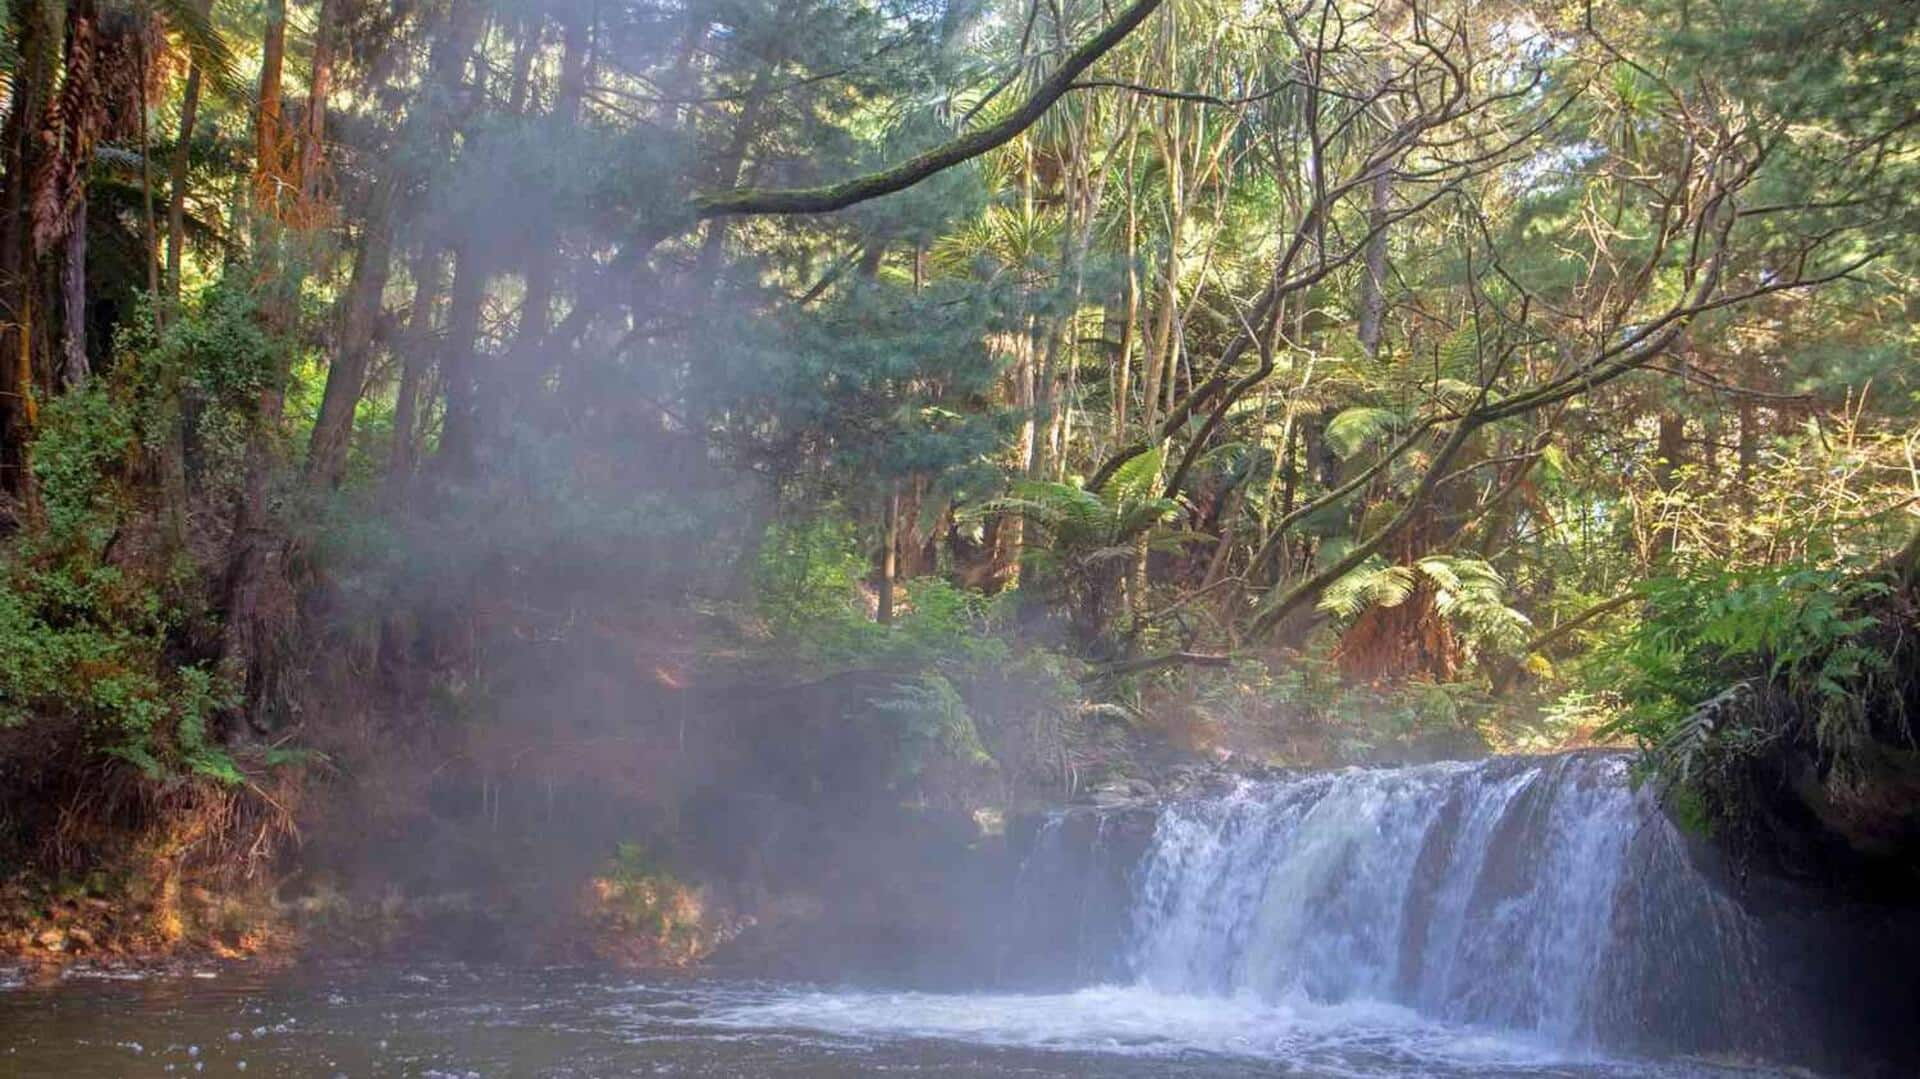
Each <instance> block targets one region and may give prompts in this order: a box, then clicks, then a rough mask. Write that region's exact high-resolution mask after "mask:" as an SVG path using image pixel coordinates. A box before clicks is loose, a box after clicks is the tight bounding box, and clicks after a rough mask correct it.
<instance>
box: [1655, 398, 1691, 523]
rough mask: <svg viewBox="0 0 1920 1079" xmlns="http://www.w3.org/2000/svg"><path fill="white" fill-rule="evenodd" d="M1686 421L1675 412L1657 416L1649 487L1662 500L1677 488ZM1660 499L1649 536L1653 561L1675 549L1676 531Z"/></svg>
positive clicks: (1683, 458)
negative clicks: (1656, 520)
mask: <svg viewBox="0 0 1920 1079" xmlns="http://www.w3.org/2000/svg"><path fill="white" fill-rule="evenodd" d="M1686 439H1687V418H1686V417H1685V416H1682V415H1681V414H1680V413H1678V412H1662V413H1661V414H1660V433H1659V439H1658V442H1657V444H1656V446H1655V448H1654V455H1655V459H1654V462H1653V483H1654V486H1655V487H1656V488H1658V489H1659V491H1660V493H1661V495H1662V496H1670V495H1672V494H1673V493H1674V491H1675V490H1676V489H1677V487H1678V486H1679V476H1678V473H1679V471H1680V467H1681V466H1682V465H1683V464H1685V462H1686V453H1687V441H1686ZM1666 502H1667V499H1666V498H1665V497H1663V499H1662V505H1661V507H1660V526H1659V527H1658V528H1656V529H1654V533H1653V551H1652V554H1653V557H1655V558H1659V557H1660V556H1662V555H1665V554H1670V553H1672V552H1673V550H1674V548H1675V547H1676V546H1678V544H1679V540H1680V532H1679V529H1678V528H1676V527H1675V526H1674V524H1673V516H1672V514H1673V507H1672V506H1671V505H1668V504H1666Z"/></svg>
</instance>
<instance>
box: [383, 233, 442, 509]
mask: <svg viewBox="0 0 1920 1079" xmlns="http://www.w3.org/2000/svg"><path fill="white" fill-rule="evenodd" d="M444 261H445V259H444V257H443V255H442V254H441V253H440V252H439V251H436V250H433V249H431V248H429V249H427V250H424V251H422V252H421V253H420V256H419V257H418V258H417V259H415V260H414V265H413V281H414V287H413V310H412V311H411V312H410V313H409V314H408V316H407V329H406V333H405V335H404V337H403V339H402V341H401V347H402V349H403V350H404V351H403V352H402V356H403V357H404V359H403V360H402V361H401V366H400V386H399V389H397V390H396V391H395V392H394V401H393V445H392V447H391V448H390V449H389V452H388V457H387V489H388V495H389V499H390V500H391V501H392V502H393V503H394V504H396V505H397V504H398V500H399V496H400V494H401V493H402V492H404V491H405V490H406V488H407V485H408V483H409V482H410V481H411V480H412V478H413V469H414V465H415V463H416V461H415V458H416V456H417V454H418V450H419V442H418V437H419V434H418V431H417V428H418V427H419V425H420V421H419V411H420V388H421V386H422V385H423V384H424V383H425V382H426V378H427V367H428V365H429V363H430V362H431V359H432V356H433V348H432V342H433V308H434V305H435V303H436V302H437V301H438V299H439V296H440V291H441V289H443V288H444V287H445V284H444V282H445V280H446V269H445V266H444Z"/></svg>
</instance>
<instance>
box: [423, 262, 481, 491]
mask: <svg viewBox="0 0 1920 1079" xmlns="http://www.w3.org/2000/svg"><path fill="white" fill-rule="evenodd" d="M485 261H486V260H485V259H483V258H481V257H480V256H479V255H478V254H476V253H475V252H474V251H473V250H472V249H471V248H469V247H466V246H465V245H461V246H458V247H455V248H454V254H453V287H452V288H451V289H450V290H449V291H448V293H447V336H446V339H445V340H444V341H442V342H441V348H440V388H441V393H442V395H443V403H444V406H445V410H444V411H443V412H442V413H441V418H440V452H439V454H438V455H437V456H436V458H435V460H436V462H437V463H438V465H439V466H440V467H442V468H443V469H445V470H446V471H447V472H448V473H449V474H451V475H455V476H466V475H468V474H470V473H471V471H472V468H473V463H474V454H475V451H476V449H477V448H478V445H479V438H480V431H479V427H480V416H479V414H478V409H477V405H478V400H477V397H476V393H475V386H474V381H475V380H474V376H475V369H476V367H477V366H478V360H479V357H478V355H477V354H476V351H475V349H476V346H477V345H478V342H479V338H480V304H481V301H483V300H484V299H485V298H486V288H487V278H488V276H489V273H488V270H487V268H486V266H485Z"/></svg>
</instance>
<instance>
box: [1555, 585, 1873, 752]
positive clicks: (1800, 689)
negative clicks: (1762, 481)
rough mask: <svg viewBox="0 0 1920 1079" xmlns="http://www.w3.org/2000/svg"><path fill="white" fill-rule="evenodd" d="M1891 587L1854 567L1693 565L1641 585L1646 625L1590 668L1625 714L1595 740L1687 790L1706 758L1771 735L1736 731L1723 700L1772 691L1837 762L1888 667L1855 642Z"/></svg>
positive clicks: (1734, 712) (1747, 727)
mask: <svg viewBox="0 0 1920 1079" xmlns="http://www.w3.org/2000/svg"><path fill="white" fill-rule="evenodd" d="M1888 587H1889V586H1888V585H1887V584H1886V583H1885V582H1884V581H1881V580H1878V579H1876V578H1874V577H1873V576H1871V575H1868V574H1863V573H1861V572H1859V571H1858V570H1857V569H1856V568H1853V567H1849V566H1845V565H1825V566H1813V565H1805V564H1801V565H1795V566H1788V567H1782V568H1775V569H1743V570H1733V569H1725V568H1720V567H1714V566H1699V567H1695V568H1693V569H1691V570H1690V571H1688V572H1686V573H1685V574H1683V575H1677V576H1665V577H1657V578H1654V579H1652V580H1649V581H1647V582H1645V583H1644V584H1642V585H1641V586H1640V593H1641V595H1642V596H1643V597H1644V599H1645V607H1646V613H1645V615H1644V617H1643V618H1642V620H1641V621H1640V623H1639V624H1638V625H1637V626H1635V627H1633V628H1632V629H1631V630H1630V631H1629V632H1628V633H1626V634H1625V635H1623V636H1621V637H1620V638H1618V639H1616V640H1615V641H1614V642H1612V643H1611V644H1610V645H1608V646H1606V647H1604V648H1603V649H1602V650H1601V651H1600V653H1599V655H1598V656H1597V657H1596V662H1595V663H1593V664H1592V665H1591V670H1592V671H1593V672H1594V673H1595V677H1597V678H1598V679H1600V680H1601V681H1602V683H1603V684H1606V685H1607V688H1609V689H1610V690H1611V691H1612V692H1614V693H1615V694H1617V695H1618V699H1619V701H1620V703H1621V705H1622V709H1623V710H1622V713H1621V715H1620V716H1619V718H1617V719H1615V720H1614V721H1613V722H1611V723H1609V724H1607V725H1605V726H1604V727H1602V728H1601V729H1600V730H1599V731H1598V732H1597V733H1598V734H1599V736H1600V737H1603V738H1610V737H1620V736H1627V737H1631V738H1633V739H1634V740H1635V741H1636V742H1638V743H1639V744H1640V746H1641V747H1642V748H1643V749H1644V750H1645V751H1646V752H1647V754H1648V757H1649V760H1648V763H1649V764H1650V765H1651V766H1652V767H1653V768H1655V769H1656V770H1658V771H1660V772H1662V773H1663V774H1665V775H1667V776H1668V777H1669V778H1672V779H1678V780H1681V781H1683V782H1684V781H1686V780H1687V779H1688V778H1690V777H1691V775H1692V774H1693V773H1694V772H1695V771H1696V770H1697V768H1698V767H1699V766H1700V765H1701V762H1702V760H1703V758H1704V757H1705V756H1706V755H1707V754H1708V753H1709V752H1710V751H1712V750H1713V749H1715V748H1719V749H1725V750H1731V751H1734V752H1736V753H1737V752H1741V751H1744V750H1748V749H1752V748H1756V747H1757V745H1758V744H1759V743H1761V742H1764V740H1765V739H1767V738H1768V737H1771V736H1772V735H1773V734H1775V733H1777V732H1775V731H1771V730H1766V729H1760V728H1756V727H1754V726H1752V725H1751V724H1743V723H1741V722H1739V719H1738V716H1739V713H1740V711H1741V710H1740V709H1739V708H1736V707H1732V706H1733V705H1736V704H1738V703H1739V702H1738V701H1737V700H1735V699H1734V697H1732V696H1729V695H1730V694H1734V695H1737V694H1739V693H1741V692H1743V691H1742V690H1741V689H1740V688H1739V687H1743V686H1744V687H1746V688H1745V692H1751V691H1753V690H1757V689H1760V688H1762V687H1768V688H1773V689H1777V690H1781V691H1784V692H1785V693H1786V694H1787V695H1788V696H1789V697H1791V698H1792V699H1794V700H1795V701H1798V702H1801V703H1802V704H1803V705H1804V706H1805V707H1806V709H1807V710H1808V712H1809V713H1810V714H1811V715H1812V716H1813V717H1814V719H1815V723H1814V733H1815V736H1816V738H1817V739H1818V742H1819V744H1820V746H1821V748H1822V749H1823V750H1825V751H1827V752H1829V753H1832V754H1838V755H1844V753H1845V751H1846V748H1847V747H1848V745H1850V744H1851V743H1853V742H1854V740H1856V739H1857V738H1859V737H1861V735H1862V733H1863V732H1862V731H1861V730H1859V724H1860V720H1861V711H1860V704H1859V694H1858V688H1859V683H1860V681H1861V679H1863V678H1864V677H1865V676H1867V675H1869V674H1871V673H1874V672H1875V671H1878V670H1880V669H1882V668H1884V666H1885V664H1886V657H1885V656H1883V655H1882V654H1880V653H1879V652H1877V651H1875V650H1874V649H1873V648H1871V647H1868V646H1867V645H1866V644H1864V643H1863V641H1862V639H1861V637H1862V634H1863V633H1865V632H1866V631H1867V630H1869V629H1870V628H1872V627H1873V626H1874V625H1875V623H1876V620H1875V619H1874V618H1873V617H1872V616H1871V615H1869V614H1866V613H1863V612H1862V605H1863V603H1864V602H1865V601H1867V600H1869V599H1871V598H1873V597H1875V596H1879V595H1884V594H1885V593H1886V592H1887V590H1888ZM1715 702H1718V705H1716V706H1714V707H1708V706H1709V705H1714V704H1715ZM1729 716H1732V717H1734V720H1733V722H1731V723H1729V722H1726V720H1727V718H1728V717H1729Z"/></svg>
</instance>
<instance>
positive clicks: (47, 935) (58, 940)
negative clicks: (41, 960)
mask: <svg viewBox="0 0 1920 1079" xmlns="http://www.w3.org/2000/svg"><path fill="white" fill-rule="evenodd" d="M33 942H34V943H35V944H38V945H39V946H41V947H42V948H45V949H46V950H47V951H50V952H63V951H66V950H67V933H66V931H65V930H63V929H43V930H41V931H40V935H38V936H36V937H34V938H33Z"/></svg>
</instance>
